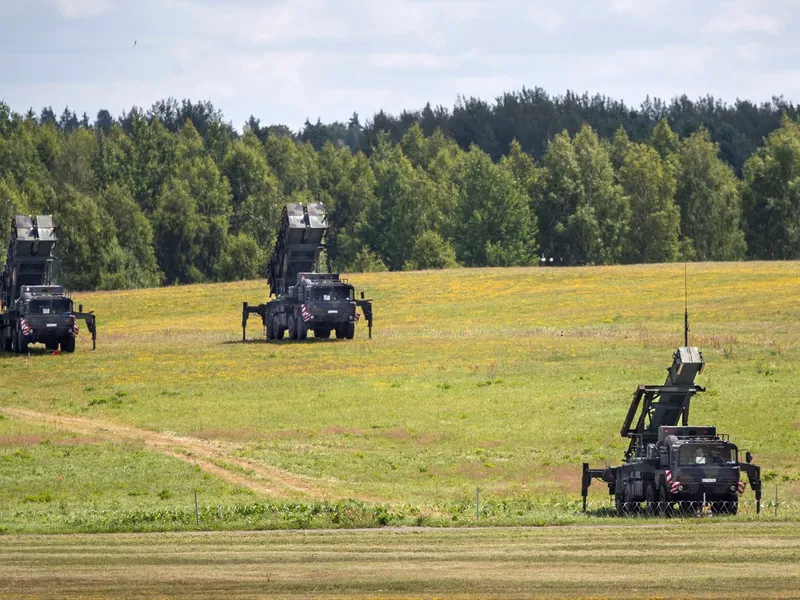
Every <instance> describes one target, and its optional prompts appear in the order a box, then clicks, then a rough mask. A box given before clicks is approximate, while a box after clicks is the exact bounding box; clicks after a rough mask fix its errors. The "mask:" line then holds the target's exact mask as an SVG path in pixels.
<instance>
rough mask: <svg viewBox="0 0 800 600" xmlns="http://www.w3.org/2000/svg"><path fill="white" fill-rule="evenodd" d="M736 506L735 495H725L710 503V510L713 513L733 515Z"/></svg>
mask: <svg viewBox="0 0 800 600" xmlns="http://www.w3.org/2000/svg"><path fill="white" fill-rule="evenodd" d="M738 508H739V506H738V497H737V496H730V495H729V496H725V499H724V500H717V501H714V502H712V503H711V510H712V511H713V512H714V514H715V515H735V514H736V513H737V511H738Z"/></svg>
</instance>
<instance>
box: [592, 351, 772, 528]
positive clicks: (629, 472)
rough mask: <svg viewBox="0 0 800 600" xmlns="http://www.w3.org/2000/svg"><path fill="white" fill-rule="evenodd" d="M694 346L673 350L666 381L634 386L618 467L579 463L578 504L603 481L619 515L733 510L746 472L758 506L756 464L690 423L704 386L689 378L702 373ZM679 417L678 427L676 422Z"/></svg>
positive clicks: (710, 429)
mask: <svg viewBox="0 0 800 600" xmlns="http://www.w3.org/2000/svg"><path fill="white" fill-rule="evenodd" d="M704 364H705V363H704V361H703V355H702V354H701V353H700V350H698V349H697V348H695V347H688V346H684V347H681V348H678V349H677V351H676V352H675V354H674V355H673V361H672V366H670V367H669V369H667V371H668V374H667V380H666V382H665V383H664V385H640V386H639V387H638V388H637V389H636V392H635V394H634V396H633V400H632V401H631V405H630V408H629V409H628V414H627V415H626V417H625V422H624V423H623V425H622V429H621V431H620V435H621V436H622V437H624V438H629V439H630V443H629V446H628V449H627V450H626V452H625V456H624V458H623V464H622V465H620V466H615V467H605V468H602V469H592V468H590V467H589V464H588V463H583V479H582V484H581V494H582V496H583V509H584V511H585V510H586V496H587V493H588V490H589V486H590V485H591V483H592V479H599V480H601V481H602V482H603V483H605V484H607V485H608V493H609V494H610V495H612V496H613V497H614V501H615V507H616V511H617V514H618V515H620V516H624V515H630V514H634V513H638V512H640V511H641V510H644V511H646V512H647V514H651V515H662V516H666V515H670V514H687V513H700V512H702V511H703V510H710V511H711V512H713V513H718V514H736V512H737V510H738V505H739V503H738V499H739V495H741V494H742V493H743V492H744V490H745V482H744V481H743V480H742V479H741V476H742V473H746V474H747V478H748V479H749V481H750V487H752V488H753V491H754V492H755V495H756V511H757V512H758V511H760V507H761V469H760V467H757V466H756V465H753V464H750V463H751V460H752V457H751V455H750V452H747V453H746V460H745V462H740V460H739V449H738V448H737V446H736V445H735V444H734V443H732V442H731V441H730V440H729V439H728V436H726V435H721V434H718V433H717V430H716V428H715V427H712V426H690V425H689V404H690V401H691V399H692V397H693V396H694V395H695V394H696V393H698V392H704V391H705V389H704V388H703V387H701V386H699V385H697V384H696V383H695V377H696V376H697V375H699V374H700V373H701V372H702V370H703V365H704ZM679 422H680V424H679Z"/></svg>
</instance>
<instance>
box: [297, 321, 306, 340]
mask: <svg viewBox="0 0 800 600" xmlns="http://www.w3.org/2000/svg"><path fill="white" fill-rule="evenodd" d="M295 323H296V325H295V327H296V328H297V339H298V340H304V339H306V338H307V337H308V323H306V322H305V321H304V320H303V317H301V316H298V317H296V318H295Z"/></svg>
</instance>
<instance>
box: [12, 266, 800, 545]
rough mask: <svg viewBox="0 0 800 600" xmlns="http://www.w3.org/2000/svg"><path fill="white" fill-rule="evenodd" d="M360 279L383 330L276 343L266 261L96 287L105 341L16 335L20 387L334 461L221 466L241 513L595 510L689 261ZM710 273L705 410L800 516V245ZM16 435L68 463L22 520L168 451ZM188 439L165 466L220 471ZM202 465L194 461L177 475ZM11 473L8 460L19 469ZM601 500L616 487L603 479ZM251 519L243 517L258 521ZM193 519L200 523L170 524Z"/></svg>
mask: <svg viewBox="0 0 800 600" xmlns="http://www.w3.org/2000/svg"><path fill="white" fill-rule="evenodd" d="M351 282H352V283H354V284H355V285H356V286H357V287H358V288H359V289H366V290H367V292H368V295H370V296H372V297H374V298H375V315H376V321H375V337H374V338H373V339H372V340H367V339H365V338H366V329H365V328H363V327H359V329H358V332H357V336H358V337H357V339H356V340H354V341H352V342H339V341H335V340H325V341H315V340H309V341H307V342H306V343H289V342H284V343H278V344H267V343H265V342H264V341H263V338H260V337H258V334H259V329H260V328H259V327H258V322H257V320H253V319H251V321H250V325H251V327H250V329H249V337H250V338H251V340H250V341H249V342H248V343H246V344H242V343H240V339H241V330H240V310H241V301H243V300H247V301H249V302H255V301H258V300H259V299H262V300H263V299H264V295H265V293H266V292H265V290H266V285H265V283H264V282H263V281H258V282H244V283H228V284H215V285H197V286H187V287H173V288H161V289H152V290H136V291H129V292H96V293H91V294H76V299H78V300H79V301H80V302H82V303H83V304H84V306H85V307H86V308H87V309H92V310H95V311H96V312H97V314H98V322H99V326H100V329H99V338H98V351H97V352H96V353H90V352H89V351H88V349H89V342H88V340H87V339H86V337H85V336H86V332H85V331H83V332H82V337H81V339H80V340H79V343H78V350H77V351H76V353H75V354H74V355H60V356H51V355H49V354H47V353H45V352H44V351H33V352H32V353H31V355H30V357H28V358H24V357H14V356H11V355H2V356H0V407H3V406H5V407H11V408H16V409H27V410H33V411H37V412H41V413H45V414H57V415H62V416H68V417H69V416H72V417H81V418H83V419H88V420H94V421H99V422H102V423H110V424H115V425H119V426H123V427H131V428H136V429H138V430H142V431H149V432H156V433H158V434H160V435H161V434H163V435H168V436H176V437H183V438H190V439H195V440H199V441H201V442H207V443H208V444H211V445H212V446H214V447H216V448H218V449H220V455H219V457H218V458H219V460H218V463H219V465H221V466H220V468H225V469H227V470H228V471H229V472H234V471H237V469H238V471H237V472H238V473H239V475H241V476H242V477H255V476H253V475H251V474H250V471H253V472H255V471H254V469H258V468H261V469H278V470H280V472H282V473H288V474H291V475H292V476H296V477H299V478H306V479H308V480H312V481H320V482H323V483H324V485H320V486H315V487H314V488H313V489H309V490H306V491H303V490H300V491H297V492H296V493H295V492H291V491H290V492H287V497H288V500H286V499H285V498H282V497H281V496H280V495H279V494H278V493H277V492H276V494H275V496H270V494H269V493H262V494H257V497H254V498H253V499H252V501H251V500H249V499H247V500H245V501H240V497H241V496H235V495H232V494H231V493H229V492H224V491H220V492H219V494H217V492H216V491H214V489H215V488H214V486H219V489H220V490H226V489H228V487H231V488H233V489H236V490H239V491H238V492H237V493H239V494H241V493H243V492H242V490H243V489H245V488H243V486H242V485H237V484H235V483H233V484H231V483H222V482H220V481H218V480H217V478H216V476H214V477H212V480H213V485H212V484H211V483H209V484H208V485H209V491H208V492H206V491H205V489H204V490H203V491H202V495H201V499H202V498H207V499H208V502H207V506H208V507H209V509H210V508H211V507H222V512H221V513H219V514H223V513H224V514H229V515H236V514H239V513H240V512H241V511H239V512H237V511H238V509H236V508H235V507H241V506H250V505H252V504H254V503H255V504H259V503H261V504H263V505H269V506H273V505H276V504H279V505H280V506H284V504H285V503H286V502H294V503H302V504H304V505H305V506H308V507H318V508H317V509H314V508H308V510H321V511H322V513H325V511H327V510H333V509H329V508H325V507H330V506H336V505H337V503H339V502H341V501H346V500H347V499H349V498H353V499H356V500H358V501H363V502H365V503H366V504H367V505H371V504H372V503H376V502H377V503H378V504H381V505H385V506H387V507H388V510H390V511H391V512H392V514H395V515H398V516H397V521H396V522H398V523H412V524H413V523H415V522H417V521H418V520H420V522H422V523H443V522H447V523H450V524H452V523H456V524H458V523H465V522H469V519H470V518H474V514H472V516H470V515H471V513H473V512H474V504H473V503H474V495H475V488H476V487H478V488H480V489H481V497H482V501H483V502H485V505H484V506H485V508H486V510H487V511H488V512H487V514H486V515H484V516H483V518H485V519H486V520H489V521H491V522H498V523H503V524H514V523H538V522H563V521H564V520H567V521H570V520H575V519H577V518H583V517H576V516H575V514H574V506H575V505H576V504H577V501H578V494H579V480H580V463H582V462H584V461H588V462H591V463H593V464H595V465H602V464H607V463H610V464H614V463H617V462H618V461H619V459H620V456H621V455H622V451H623V448H624V446H625V441H624V440H622V439H621V438H619V436H618V433H617V432H618V431H619V427H620V424H621V422H622V419H623V417H624V414H625V411H626V410H627V407H628V403H629V399H630V397H631V395H632V393H633V391H634V389H635V387H636V385H637V384H639V383H655V384H660V383H662V382H663V380H664V369H665V368H666V367H667V366H668V365H669V363H670V359H671V354H672V352H673V350H674V349H675V348H676V347H677V346H678V345H680V343H681V342H682V323H683V265H650V266H624V267H593V268H564V269H536V268H532V269H480V270H471V269H457V270H451V271H443V272H420V273H382V274H370V275H367V274H363V275H354V276H352V277H351ZM689 284H690V307H691V319H692V333H691V338H690V341H691V343H692V344H693V345H698V346H700V348H701V349H702V350H703V352H704V356H705V358H706V361H707V363H708V368H707V370H706V371H705V372H704V374H703V375H702V381H701V383H702V385H705V386H707V388H708V390H709V391H708V392H707V393H706V394H703V395H701V396H699V397H698V399H697V400H696V401H695V403H694V404H693V409H692V420H693V422H694V423H698V424H699V423H701V422H703V423H709V424H714V425H717V427H718V429H719V430H720V431H722V432H725V433H729V434H730V435H731V439H732V440H734V441H735V442H737V443H738V444H739V446H740V447H741V448H747V449H750V450H752V451H753V453H754V455H755V457H756V461H757V462H758V464H760V465H762V468H763V472H764V479H765V481H766V482H767V484H768V486H772V485H774V484H778V485H779V486H780V490H781V492H780V493H781V500H782V502H783V505H784V506H785V510H786V511H790V507H791V506H793V504H792V502H794V506H795V508H794V509H793V510H794V512H783V513H782V514H781V517H782V518H783V517H789V518H796V517H797V516H800V502H798V500H797V499H798V494H799V493H800V467H798V465H797V460H796V459H797V456H798V455H800V428H799V427H800V425H798V422H799V421H798V419H799V418H800V417H798V416H797V415H800V395H798V393H797V389H798V387H799V386H798V383H800V377H799V376H798V375H800V373H799V371H798V369H799V367H798V365H800V361H799V360H798V359H800V263H798V262H774V263H764V262H751V263H705V264H693V265H691V266H690V268H689ZM12 418H14V419H16V418H15V417H11V416H7V417H6V419H7V420H6V421H0V427H2V426H3V425H2V424H3V423H6V424H7V423H9V422H10V420H11V419H12ZM15 435H29V434H27V433H26V434H22V433H18V434H15V433H0V452H6V453H11V454H13V453H14V452H16V451H17V450H19V449H25V448H31V447H33V448H34V450H33V451H35V452H40V453H42V454H41V460H42V461H43V462H45V463H46V464H48V465H52V466H51V467H48V469H46V470H42V471H36V472H37V473H39V475H37V476H32V477H29V478H27V479H25V482H26V483H25V488H24V489H19V490H18V491H17V492H16V493H14V494H7V495H5V496H2V498H0V512H2V514H4V515H7V514H14V515H17V516H15V517H13V518H11V519H7V521H6V523H7V524H6V525H4V527H6V528H11V530H14V531H26V530H27V531H42V530H47V531H49V530H50V529H49V528H48V527H49V526H44V525H42V521H41V520H39V517H36V516H34V515H33V513H31V512H26V511H27V509H28V508H29V506H28V505H29V504H30V503H25V502H24V498H25V497H26V496H35V495H37V494H41V493H45V494H46V493H52V492H51V491H49V490H51V489H53V488H54V485H55V484H54V481H53V480H52V479H51V477H54V476H55V475H56V474H57V473H58V472H61V471H63V470H64V469H65V468H66V466H68V465H72V468H75V469H78V468H79V467H78V466H77V465H78V464H80V465H83V466H81V467H80V468H81V469H83V470H84V471H85V474H84V475H83V476H82V477H83V478H84V480H87V481H88V480H89V479H91V477H92V474H93V473H96V472H98V468H99V469H101V470H103V471H104V472H105V473H106V475H104V477H107V478H108V482H107V483H108V485H105V484H103V485H101V487H100V488H97V489H101V488H102V489H108V493H102V492H98V494H97V495H96V497H95V499H94V501H95V505H94V506H96V507H97V510H100V511H110V512H108V513H106V514H112V515H113V514H116V515H117V516H119V515H123V516H124V515H126V514H129V513H130V511H131V510H134V509H137V510H138V508H139V507H138V506H136V507H132V506H130V505H129V504H125V503H120V500H119V498H118V495H116V492H114V491H113V489H112V488H113V484H112V481H111V480H112V479H113V481H117V480H119V475H120V474H122V473H124V472H125V470H126V469H134V470H135V469H138V468H139V467H137V466H135V465H134V466H131V465H132V464H134V463H136V464H138V463H140V462H141V463H143V464H146V461H147V460H150V458H146V457H151V456H152V454H153V448H143V449H140V452H141V454H136V453H133V452H131V451H129V450H128V446H127V445H126V444H129V443H130V442H118V443H117V445H114V444H113V443H111V444H109V442H108V441H107V439H106V438H104V441H102V442H101V443H99V444H98V443H95V441H94V440H84V442H86V443H80V444H75V445H74V447H75V448H79V447H80V448H83V447H84V446H86V447H87V448H88V449H87V450H86V452H87V455H86V456H87V458H86V459H85V460H84V461H83V462H80V463H79V462H78V461H75V460H73V459H72V457H71V456H69V457H68V456H61V455H59V454H58V453H59V452H62V450H61V449H60V448H61V447H60V446H58V445H57V443H56V440H55V439H54V438H52V437H51V441H52V443H53V446H54V448H55V450H52V451H50V450H46V448H44V447H43V448H39V443H38V442H36V443H34V444H29V443H27V442H28V441H32V440H25V439H22V438H15V439H12V438H14V436H15ZM30 435H40V434H36V433H31V434H30ZM48 435H51V436H52V434H48ZM58 435H63V436H65V439H66V438H68V437H69V436H70V435H72V439H79V438H81V437H84V438H85V437H87V436H88V437H92V436H91V435H90V434H87V433H80V432H76V433H74V434H68V433H59V434H58ZM2 436H5V438H3V437H2ZM9 436H10V437H9ZM6 438H7V439H6ZM3 439H6V442H3V441H2V440H3ZM39 441H42V440H39ZM4 443H5V445H3V444H4ZM162 449H163V448H162ZM83 451H84V450H81V452H83ZM47 452H50V453H49V454H47ZM103 453H106V455H105V457H104V456H103ZM114 453H116V454H118V455H119V456H120V460H119V461H117V462H114V461H113V460H112V459H111V454H114ZM37 456H38V455H37ZM179 458H180V457H177V458H176V457H167V458H164V457H160V458H159V460H163V461H165V463H164V465H163V466H162V467H159V469H164V472H165V473H167V475H166V477H167V478H168V479H170V480H172V479H175V478H176V477H178V478H186V481H187V484H186V489H187V490H191V489H193V487H195V486H196V485H197V483H196V482H195V481H194V480H193V479H192V477H195V476H196V477H200V478H202V477H203V473H201V472H198V471H197V470H196V469H195V468H194V467H192V466H191V465H185V464H182V463H181V460H179ZM233 461H239V462H238V465H239V467H237V463H235V462H233ZM170 465H171V466H170ZM241 465H244V466H241ZM184 468H186V469H188V470H189V472H190V473H194V475H193V476H191V477H190V476H189V475H176V473H178V471H175V469H178V470H180V469H184ZM141 472H142V473H145V472H146V470H142V471H141ZM179 472H180V473H183V471H179ZM8 473H9V474H8V475H7V471H5V469H3V470H0V478H2V477H6V476H8V477H17V476H16V475H15V474H12V473H11V472H8ZM14 473H16V472H14ZM170 473H172V475H169V474H170ZM114 477H116V478H117V479H114ZM262 479H263V480H264V481H268V479H267V478H266V476H264V477H262ZM4 481H5V480H4ZM102 481H105V480H101V483H102ZM206 482H207V480H204V479H201V482H200V483H201V484H203V486H205V485H206ZM103 486H105V487H103ZM226 486H227V487H226ZM156 487H158V486H156ZM154 489H155V488H154ZM74 493H75V494H76V493H77V490H75V491H74V492H70V494H74ZM248 493H250V492H248ZM769 493H770V494H771V493H772V488H771V487H769ZM748 494H749V493H748ZM747 497H748V498H749V497H751V496H750V495H748V496H747ZM768 497H769V496H768ZM591 500H592V501H593V502H595V503H606V502H607V498H606V497H605V495H604V494H603V493H602V490H601V486H593V487H592V498H591ZM153 502H155V500H153ZM159 502H163V501H162V500H160V499H159ZM182 502H183V505H182V506H184V507H185V505H186V504H187V502H186V501H185V500H182ZM44 504H46V505H47V506H48V507H49V506H52V502H48V503H44ZM156 505H157V506H158V504H157V503H156ZM148 506H149V505H147V506H144V505H143V506H142V509H143V510H150V508H148ZM359 506H360V505H359ZM319 507H323V508H319ZM536 507H544V508H541V512H537V508H536ZM23 509H25V510H23ZM181 510H183V509H181ZM359 510H361V509H359ZM115 511H116V512H115ZM226 511H227V512H226ZM279 512H280V511H279ZM39 514H43V513H39ZM365 514H368V516H369V515H371V514H372V513H369V511H367V513H365ZM373 516H374V515H373ZM454 516H455V519H454V518H453V517H454ZM115 518H116V517H115ZM326 518H327V517H326ZM359 518H360V517H359ZM370 518H372V517H370ZM741 518H743V519H746V518H748V517H746V516H743V517H741ZM763 518H766V516H764V517H763ZM180 519H183V517H180ZM180 519H179V520H180ZM230 519H231V520H230V523H229V525H230V527H247V526H248V523H249V524H250V525H252V524H253V522H252V521H251V522H248V521H246V520H241V519H239V517H234V516H231V517H230ZM492 520H493V521H492ZM279 521H280V522H284V521H282V520H279ZM279 521H269V520H265V521H260V522H259V523H256V526H259V527H266V528H269V527H272V526H274V524H275V523H277V522H279ZM356 521H357V520H354V521H353V522H354V523H355V522H356ZM115 522H116V521H114V520H113V519H112V520H108V521H106V522H105V523H106V526H108V527H110V528H111V529H114V527H113V526H112V525H113V523H115ZM358 522H360V521H358ZM98 523H99V522H98ZM311 523H312V524H314V525H317V524H318V525H320V526H327V524H326V523H317V521H313V520H312V521H311ZM374 524H377V523H374ZM187 526H188V525H187ZM209 526H212V527H217V526H219V527H223V526H224V525H209ZM62 527H63V528H62V529H61V530H63V531H70V530H74V529H72V528H71V526H70V525H68V524H64V525H63V526H62ZM151 527H152V528H159V527H155V526H151ZM173 527H175V528H180V527H183V525H180V524H175V523H173V522H172V521H170V520H169V519H167V520H165V521H164V522H163V523H162V524H161V528H164V529H169V528H173Z"/></svg>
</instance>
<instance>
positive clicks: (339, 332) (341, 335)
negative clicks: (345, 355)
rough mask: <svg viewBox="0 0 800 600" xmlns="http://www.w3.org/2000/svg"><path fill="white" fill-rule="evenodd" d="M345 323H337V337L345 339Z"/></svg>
mask: <svg viewBox="0 0 800 600" xmlns="http://www.w3.org/2000/svg"><path fill="white" fill-rule="evenodd" d="M344 333H345V332H344V325H337V326H336V339H337V340H343V339H344Z"/></svg>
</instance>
